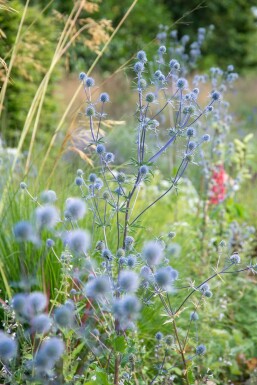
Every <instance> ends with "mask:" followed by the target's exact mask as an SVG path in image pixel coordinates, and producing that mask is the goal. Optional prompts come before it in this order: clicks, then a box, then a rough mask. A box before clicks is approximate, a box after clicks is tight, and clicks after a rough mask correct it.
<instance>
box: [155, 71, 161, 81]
mask: <svg viewBox="0 0 257 385" xmlns="http://www.w3.org/2000/svg"><path fill="white" fill-rule="evenodd" d="M161 75H162V72H161V71H160V70H157V71H155V73H154V77H155V78H156V79H159V77H160V76H161Z"/></svg>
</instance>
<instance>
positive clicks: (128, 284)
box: [119, 271, 139, 292]
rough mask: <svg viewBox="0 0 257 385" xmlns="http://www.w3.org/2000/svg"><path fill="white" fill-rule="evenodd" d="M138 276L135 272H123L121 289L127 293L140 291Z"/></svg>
mask: <svg viewBox="0 0 257 385" xmlns="http://www.w3.org/2000/svg"><path fill="white" fill-rule="evenodd" d="M138 285H139V281H138V276H137V274H136V273H134V272H133V271H122V272H121V273H120V277H119V286H120V289H121V290H123V291H125V292H134V291H136V290H137V289H138Z"/></svg>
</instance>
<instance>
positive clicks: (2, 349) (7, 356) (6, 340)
mask: <svg viewBox="0 0 257 385" xmlns="http://www.w3.org/2000/svg"><path fill="white" fill-rule="evenodd" d="M16 354H17V344H16V341H14V340H13V339H12V338H10V337H9V336H7V335H6V334H5V333H3V332H0V360H1V361H3V362H7V361H10V360H11V359H12V358H14V357H15V356H16Z"/></svg>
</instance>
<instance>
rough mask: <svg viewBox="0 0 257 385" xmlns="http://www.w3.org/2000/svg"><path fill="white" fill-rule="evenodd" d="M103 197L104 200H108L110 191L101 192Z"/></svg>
mask: <svg viewBox="0 0 257 385" xmlns="http://www.w3.org/2000/svg"><path fill="white" fill-rule="evenodd" d="M103 199H104V200H105V201H108V200H109V199H110V193H109V191H104V192H103Z"/></svg>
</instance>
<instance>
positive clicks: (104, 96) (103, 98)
mask: <svg viewBox="0 0 257 385" xmlns="http://www.w3.org/2000/svg"><path fill="white" fill-rule="evenodd" d="M99 99H100V102H102V103H108V102H109V101H110V96H109V94H107V92H103V93H101V94H100V98H99Z"/></svg>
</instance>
